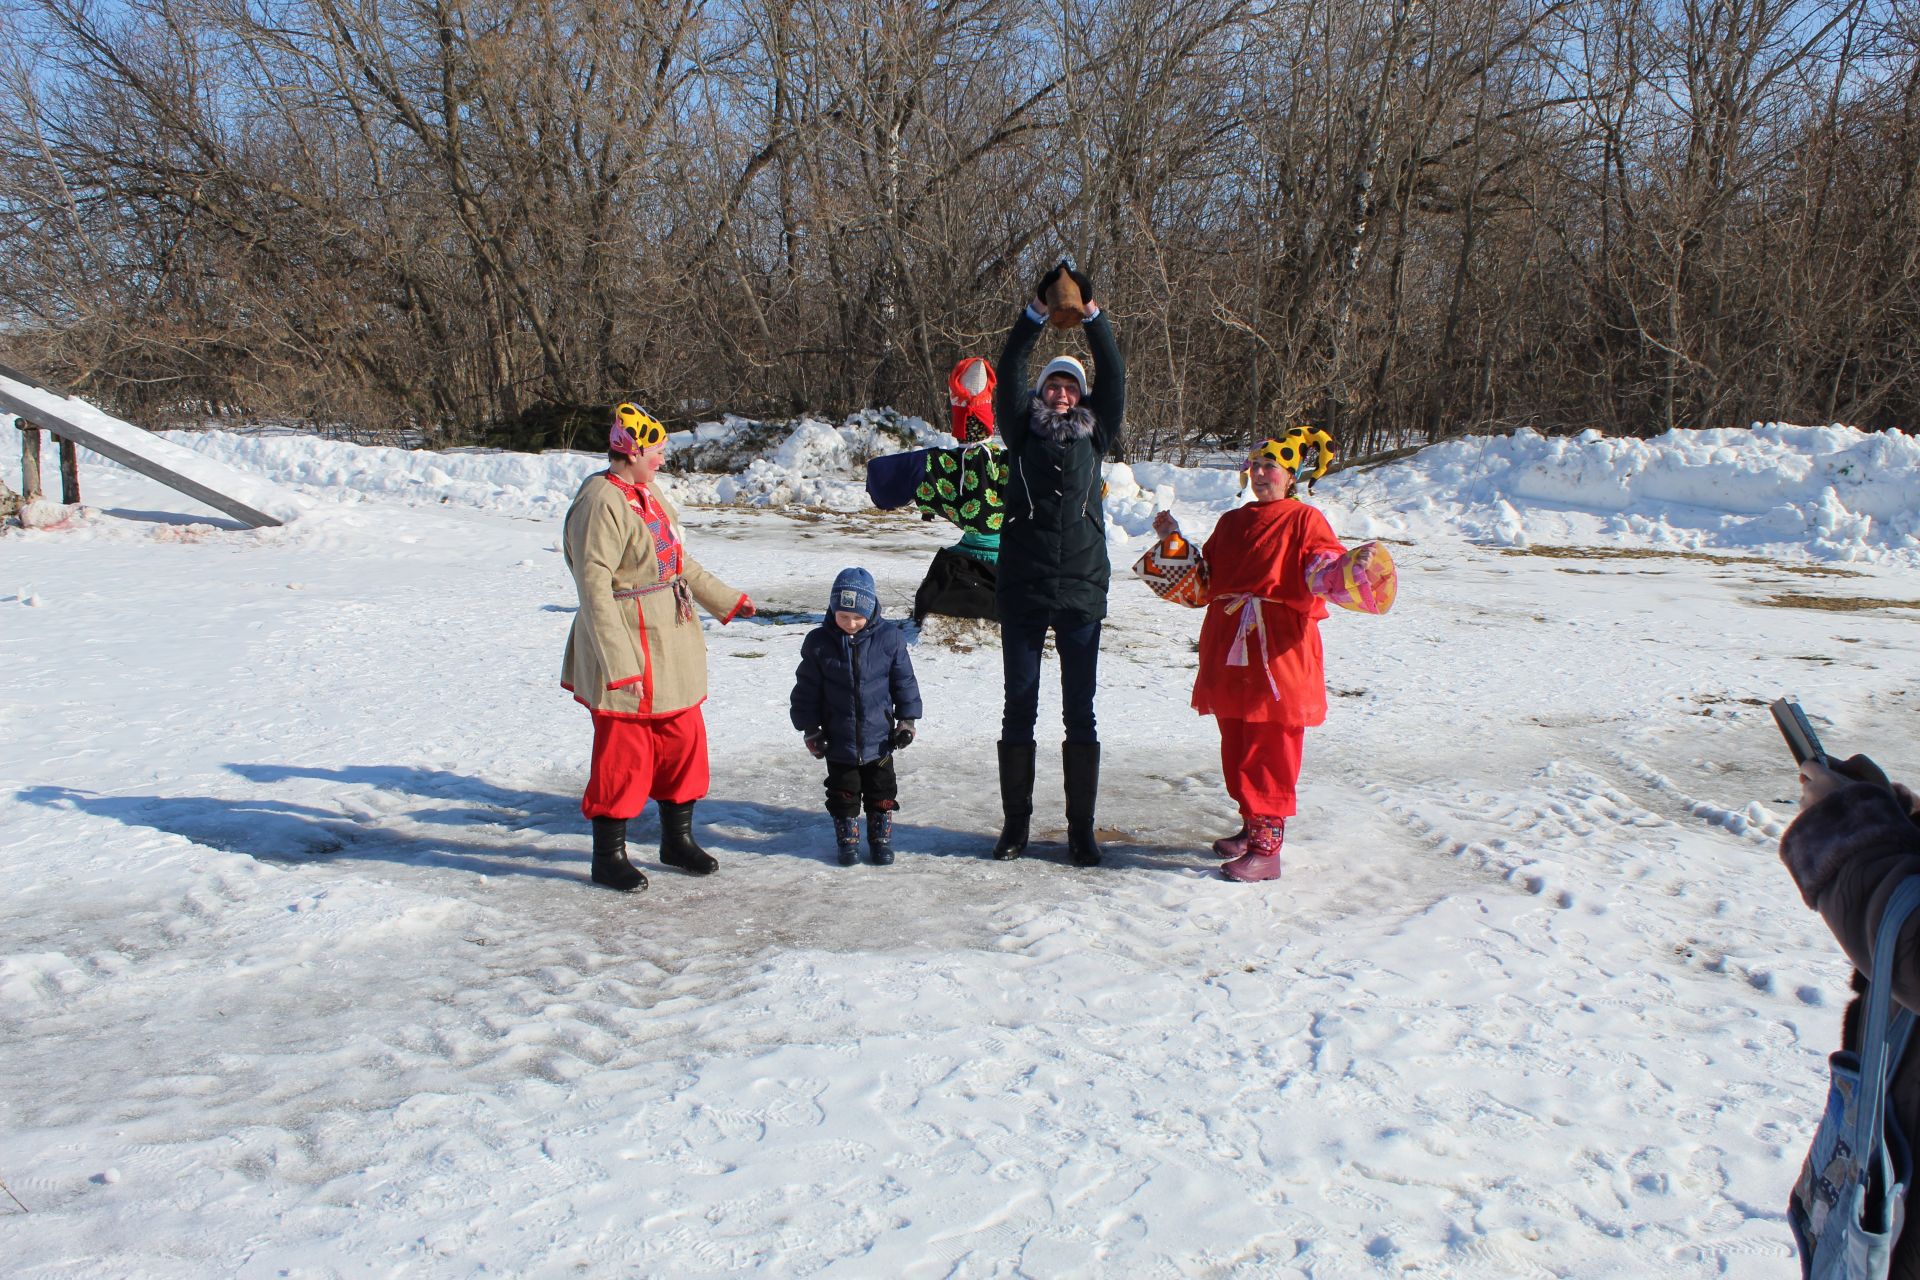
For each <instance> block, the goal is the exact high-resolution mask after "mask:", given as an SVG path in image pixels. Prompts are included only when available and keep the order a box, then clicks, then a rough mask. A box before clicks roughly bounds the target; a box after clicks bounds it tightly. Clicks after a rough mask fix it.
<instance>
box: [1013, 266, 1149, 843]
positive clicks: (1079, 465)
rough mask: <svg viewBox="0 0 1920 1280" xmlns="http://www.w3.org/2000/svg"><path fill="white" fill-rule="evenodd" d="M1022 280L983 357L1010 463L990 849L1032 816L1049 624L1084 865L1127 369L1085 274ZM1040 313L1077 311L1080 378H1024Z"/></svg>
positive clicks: (1021, 831)
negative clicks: (993, 346) (1108, 484)
mask: <svg viewBox="0 0 1920 1280" xmlns="http://www.w3.org/2000/svg"><path fill="white" fill-rule="evenodd" d="M1034 294H1035V297H1034V300H1033V301H1031V302H1029V303H1028V304H1027V306H1026V307H1025V308H1024V309H1023V310H1022V312H1021V314H1020V316H1019V317H1018V318H1017V319H1015V320H1014V322H1013V328H1012V329H1011V330H1010V331H1009V332H1008V334H1007V344H1006V347H1005V349H1003V350H1002V351H1001V353H1000V362H999V364H998V365H997V366H996V367H995V375H996V379H997V383H998V385H997V388H996V395H995V402H994V416H995V417H996V418H998V419H999V423H1000V434H1001V437H1002V439H1003V440H1004V441H1005V442H1006V448H1007V457H1008V461H1009V463H1010V467H1011V471H1010V475H1009V478H1008V480H1007V487H1006V514H1007V518H1006V523H1005V525H1004V526H1003V527H1002V529H1001V532H1000V566H999V587H998V596H997V603H998V605H999V610H1000V638H1001V645H1002V652H1003V658H1004V663H1005V698H1006V702H1005V711H1004V713H1003V715H1002V717H1001V724H1000V744H999V750H1000V802H1001V806H1002V809H1003V811H1004V815H1005V826H1004V827H1003V829H1002V831H1001V833H1000V839H999V840H998V841H997V842H996V843H995V844H994V847H993V856H994V857H996V858H999V859H1002V860H1005V859H1009V858H1017V857H1019V856H1020V855H1021V854H1022V853H1023V852H1025V851H1026V847H1027V836H1028V830H1029V827H1030V825H1031V822H1032V818H1033V773H1034V749H1035V748H1034V723H1035V721H1036V720H1037V718H1038V714H1039V705H1040V655H1041V651H1042V649H1043V648H1044V647H1045V644H1046V639H1047V631H1048V629H1049V628H1051V629H1052V631H1053V636H1054V647H1055V648H1056V649H1057V650H1058V651H1059V654H1060V694H1061V702H1062V704H1063V706H1062V708H1061V718H1062V719H1063V720H1064V721H1065V726H1066V741H1065V742H1064V744H1063V745H1062V747H1061V764H1062V768H1063V771H1064V773H1065V776H1066V801H1067V804H1066V809H1067V847H1068V851H1069V853H1070V854H1071V856H1072V859H1073V862H1074V865H1075V866H1082V867H1087V866H1093V865H1095V864H1096V863H1098V862H1099V861H1100V846H1099V844H1098V843H1096V842H1095V840H1094V834H1093V832H1094V823H1093V811H1094V802H1095V799H1096V798H1097V796H1098V794H1099V789H1100V739H1099V735H1098V733H1097V732H1096V730H1095V725H1094V716H1093V695H1094V690H1095V688H1096V686H1097V685H1098V683H1099V681H1098V672H1099V661H1100V624H1101V621H1102V619H1104V618H1105V617H1106V616H1107V581H1108V577H1109V574H1110V572H1111V570H1110V566H1109V565H1108V563H1107V534H1106V518H1105V517H1106V513H1105V510H1104V508H1103V505H1102V485H1103V482H1102V479H1101V472H1100V464H1101V463H1102V462H1103V461H1104V460H1105V459H1106V457H1107V456H1108V454H1110V453H1112V452H1113V451H1114V449H1115V448H1116V447H1117V446H1118V444H1119V441H1120V430H1121V420H1122V416H1123V414H1124V413H1125V410H1126V396H1127V373H1126V367H1125V365H1124V364H1123V363H1122V361H1121V359H1120V348H1119V347H1118V345H1116V343H1115V342H1114V338H1113V327H1112V324H1111V323H1110V322H1109V321H1108V319H1107V317H1106V315H1105V314H1104V313H1102V312H1101V310H1100V308H1099V307H1098V306H1096V305H1095V304H1094V302H1093V287H1092V285H1091V284H1090V283H1089V282H1088V281H1087V278H1086V277H1085V276H1083V275H1080V274H1079V273H1078V272H1074V271H1071V270H1070V269H1069V268H1068V267H1067V265H1066V264H1065V263H1062V264H1061V265H1059V266H1057V267H1055V268H1054V269H1053V270H1052V271H1051V272H1049V273H1048V274H1047V275H1046V276H1045V277H1043V278H1042V279H1041V281H1040V283H1039V285H1038V286H1036V288H1035V290H1034ZM1062 295H1064V297H1063V296H1062ZM1049 318H1051V319H1052V320H1053V322H1054V323H1055V325H1056V326H1060V327H1065V326H1066V325H1070V324H1073V323H1076V322H1077V323H1078V324H1079V327H1080V328H1081V329H1083V331H1084V332H1085V333H1086V336H1087V345H1088V347H1089V348H1090V349H1091V352H1092V355H1093V362H1094V369H1095V374H1096V376H1095V377H1094V378H1093V380H1092V381H1091V382H1089V380H1088V378H1087V374H1086V370H1085V369H1084V368H1083V367H1082V366H1081V364H1080V362H1079V361H1078V360H1075V359H1073V358H1072V357H1070V356H1062V357H1060V358H1058V359H1056V360H1053V361H1051V362H1049V363H1048V364H1047V366H1046V367H1045V368H1043V369H1042V370H1041V371H1040V376H1039V377H1038V378H1035V379H1034V380H1033V381H1032V383H1031V384H1029V382H1028V380H1027V361H1028V358H1029V357H1030V356H1031V355H1032V353H1033V346H1034V343H1035V341H1036V340H1037V339H1038V338H1039V336H1040V331H1041V329H1042V328H1043V327H1044V326H1045V324H1046V323H1047V321H1048V320H1049ZM1030 387H1031V389H1029V388H1030Z"/></svg>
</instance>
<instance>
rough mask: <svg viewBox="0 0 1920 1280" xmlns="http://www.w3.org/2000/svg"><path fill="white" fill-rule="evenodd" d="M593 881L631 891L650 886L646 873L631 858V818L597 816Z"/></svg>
mask: <svg viewBox="0 0 1920 1280" xmlns="http://www.w3.org/2000/svg"><path fill="white" fill-rule="evenodd" d="M593 882H594V883H595V884H603V885H605V886H607V888H609V889H618V890H620V891H621V892H622V893H631V892H633V891H634V890H635V889H644V888H646V887H647V877H646V874H645V873H644V872H643V871H641V870H640V868H638V867H636V866H634V865H633V864H632V863H631V862H628V861H627V820H626V819H625V818H595V819H594V820H593Z"/></svg>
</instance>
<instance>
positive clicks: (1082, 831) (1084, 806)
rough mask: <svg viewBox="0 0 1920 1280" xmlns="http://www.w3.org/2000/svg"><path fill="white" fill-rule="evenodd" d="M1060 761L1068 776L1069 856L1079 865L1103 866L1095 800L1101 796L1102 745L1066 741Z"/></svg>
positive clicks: (1074, 863)
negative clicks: (1096, 835)
mask: <svg viewBox="0 0 1920 1280" xmlns="http://www.w3.org/2000/svg"><path fill="white" fill-rule="evenodd" d="M1060 764H1061V767H1062V768H1063V769H1064V770H1065V771H1066V775H1067V855H1068V856H1069V857H1071V858H1072V859H1073V865H1074V866H1076V867H1097V866H1099V865H1100V845H1099V842H1097V841H1096V840H1095V839H1094V838H1093V802H1094V801H1095V800H1096V799H1098V798H1099V795H1100V744H1099V743H1097V742H1063V743H1061V744H1060Z"/></svg>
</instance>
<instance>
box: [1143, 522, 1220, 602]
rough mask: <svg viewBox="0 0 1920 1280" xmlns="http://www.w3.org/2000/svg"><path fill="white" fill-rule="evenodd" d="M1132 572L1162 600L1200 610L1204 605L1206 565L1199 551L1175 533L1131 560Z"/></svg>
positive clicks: (1205, 596)
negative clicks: (1132, 562) (1132, 561)
mask: <svg viewBox="0 0 1920 1280" xmlns="http://www.w3.org/2000/svg"><path fill="white" fill-rule="evenodd" d="M1133 572H1134V573H1135V574H1136V575H1137V576H1138V577H1140V578H1142V579H1144V580H1145V581H1146V584H1147V586H1149V587H1151V588H1152V589H1153V594H1155V595H1157V596H1159V597H1160V598H1161V599H1162V600H1171V601H1172V602H1173V603H1174V604H1178V605H1185V606H1186V607H1187V608H1189V609H1199V608H1203V607H1205V605H1206V603H1207V562H1206V561H1205V560H1204V559H1203V558H1201V555H1200V548H1199V547H1196V546H1194V545H1193V544H1192V543H1191V542H1188V541H1187V540H1186V539H1185V538H1183V537H1181V536H1180V533H1179V531H1178V530H1175V531H1174V532H1173V533H1169V534H1168V535H1167V536H1166V537H1164V538H1162V539H1161V540H1160V541H1159V542H1156V543H1155V544H1154V545H1152V546H1151V547H1148V548H1147V550H1146V552H1145V553H1144V554H1143V555H1142V556H1141V557H1140V558H1139V559H1138V560H1136V561H1134V564H1133Z"/></svg>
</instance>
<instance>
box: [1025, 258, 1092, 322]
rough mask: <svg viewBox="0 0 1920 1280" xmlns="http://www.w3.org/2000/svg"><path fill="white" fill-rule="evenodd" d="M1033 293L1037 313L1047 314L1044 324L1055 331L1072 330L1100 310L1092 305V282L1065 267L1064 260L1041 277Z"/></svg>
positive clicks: (1083, 275) (1065, 262) (1083, 274)
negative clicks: (1036, 303) (1040, 311)
mask: <svg viewBox="0 0 1920 1280" xmlns="http://www.w3.org/2000/svg"><path fill="white" fill-rule="evenodd" d="M1033 293H1034V297H1035V299H1036V300H1037V301H1038V305H1039V308H1040V310H1042V311H1044V312H1046V313H1047V323H1048V324H1050V325H1052V326H1053V327H1054V328H1056V329H1071V328H1073V327H1074V326H1075V325H1077V324H1082V323H1084V322H1085V321H1086V320H1087V319H1089V318H1090V317H1092V316H1093V315H1094V314H1095V313H1096V312H1098V311H1099V308H1098V307H1096V306H1094V304H1093V281H1092V280H1089V279H1088V278H1087V276H1086V274H1085V273H1084V272H1081V271H1078V270H1076V269H1075V268H1073V267H1071V266H1069V265H1067V260H1066V259H1065V258H1062V259H1061V260H1060V261H1059V263H1057V264H1056V265H1055V266H1054V268H1053V270H1051V271H1049V272H1047V274H1045V275H1044V276H1041V277H1040V283H1039V284H1037V285H1035V286H1034V288H1033Z"/></svg>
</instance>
